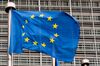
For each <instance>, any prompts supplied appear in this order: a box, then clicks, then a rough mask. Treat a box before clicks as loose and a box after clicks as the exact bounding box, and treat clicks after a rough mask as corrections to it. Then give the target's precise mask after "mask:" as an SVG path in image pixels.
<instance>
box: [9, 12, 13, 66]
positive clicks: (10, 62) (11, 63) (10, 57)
mask: <svg viewBox="0 0 100 66" xmlns="http://www.w3.org/2000/svg"><path fill="white" fill-rule="evenodd" d="M10 25H11V10H9V15H8V34H9V35H8V51H9V46H10V29H11V27H10ZM8 57H9V60H8V63H9V65H8V66H13V61H12V56H11V55H9V53H8Z"/></svg>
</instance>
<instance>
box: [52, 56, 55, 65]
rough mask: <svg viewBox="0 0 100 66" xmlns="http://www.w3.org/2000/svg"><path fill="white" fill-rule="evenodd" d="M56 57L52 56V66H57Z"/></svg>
mask: <svg viewBox="0 0 100 66" xmlns="http://www.w3.org/2000/svg"><path fill="white" fill-rule="evenodd" d="M55 60H56V59H55V58H52V62H53V64H52V66H55V65H56V64H55Z"/></svg>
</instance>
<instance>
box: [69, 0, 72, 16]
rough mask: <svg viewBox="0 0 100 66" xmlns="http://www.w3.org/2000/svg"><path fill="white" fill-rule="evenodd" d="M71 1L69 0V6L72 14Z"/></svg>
mask: <svg viewBox="0 0 100 66" xmlns="http://www.w3.org/2000/svg"><path fill="white" fill-rule="evenodd" d="M71 4H72V2H71V0H69V6H70V15H71V16H72V5H71Z"/></svg>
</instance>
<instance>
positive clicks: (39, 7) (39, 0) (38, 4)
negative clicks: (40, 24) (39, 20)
mask: <svg viewBox="0 0 100 66" xmlns="http://www.w3.org/2000/svg"><path fill="white" fill-rule="evenodd" d="M38 5H39V11H41V4H40V0H38Z"/></svg>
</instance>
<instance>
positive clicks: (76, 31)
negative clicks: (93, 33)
mask: <svg viewBox="0 0 100 66" xmlns="http://www.w3.org/2000/svg"><path fill="white" fill-rule="evenodd" d="M11 16H12V17H11V29H10V47H9V53H10V54H12V53H17V54H18V53H22V52H23V49H28V50H32V51H37V52H42V53H45V54H48V55H50V56H52V57H54V58H56V59H58V60H62V61H65V62H72V61H73V58H74V56H75V52H76V49H77V45H78V40H79V35H80V27H79V24H78V22H77V21H76V20H75V19H74V18H73V17H71V16H70V15H69V14H67V13H65V12H59V11H40V12H37V11H17V10H12V15H11Z"/></svg>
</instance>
